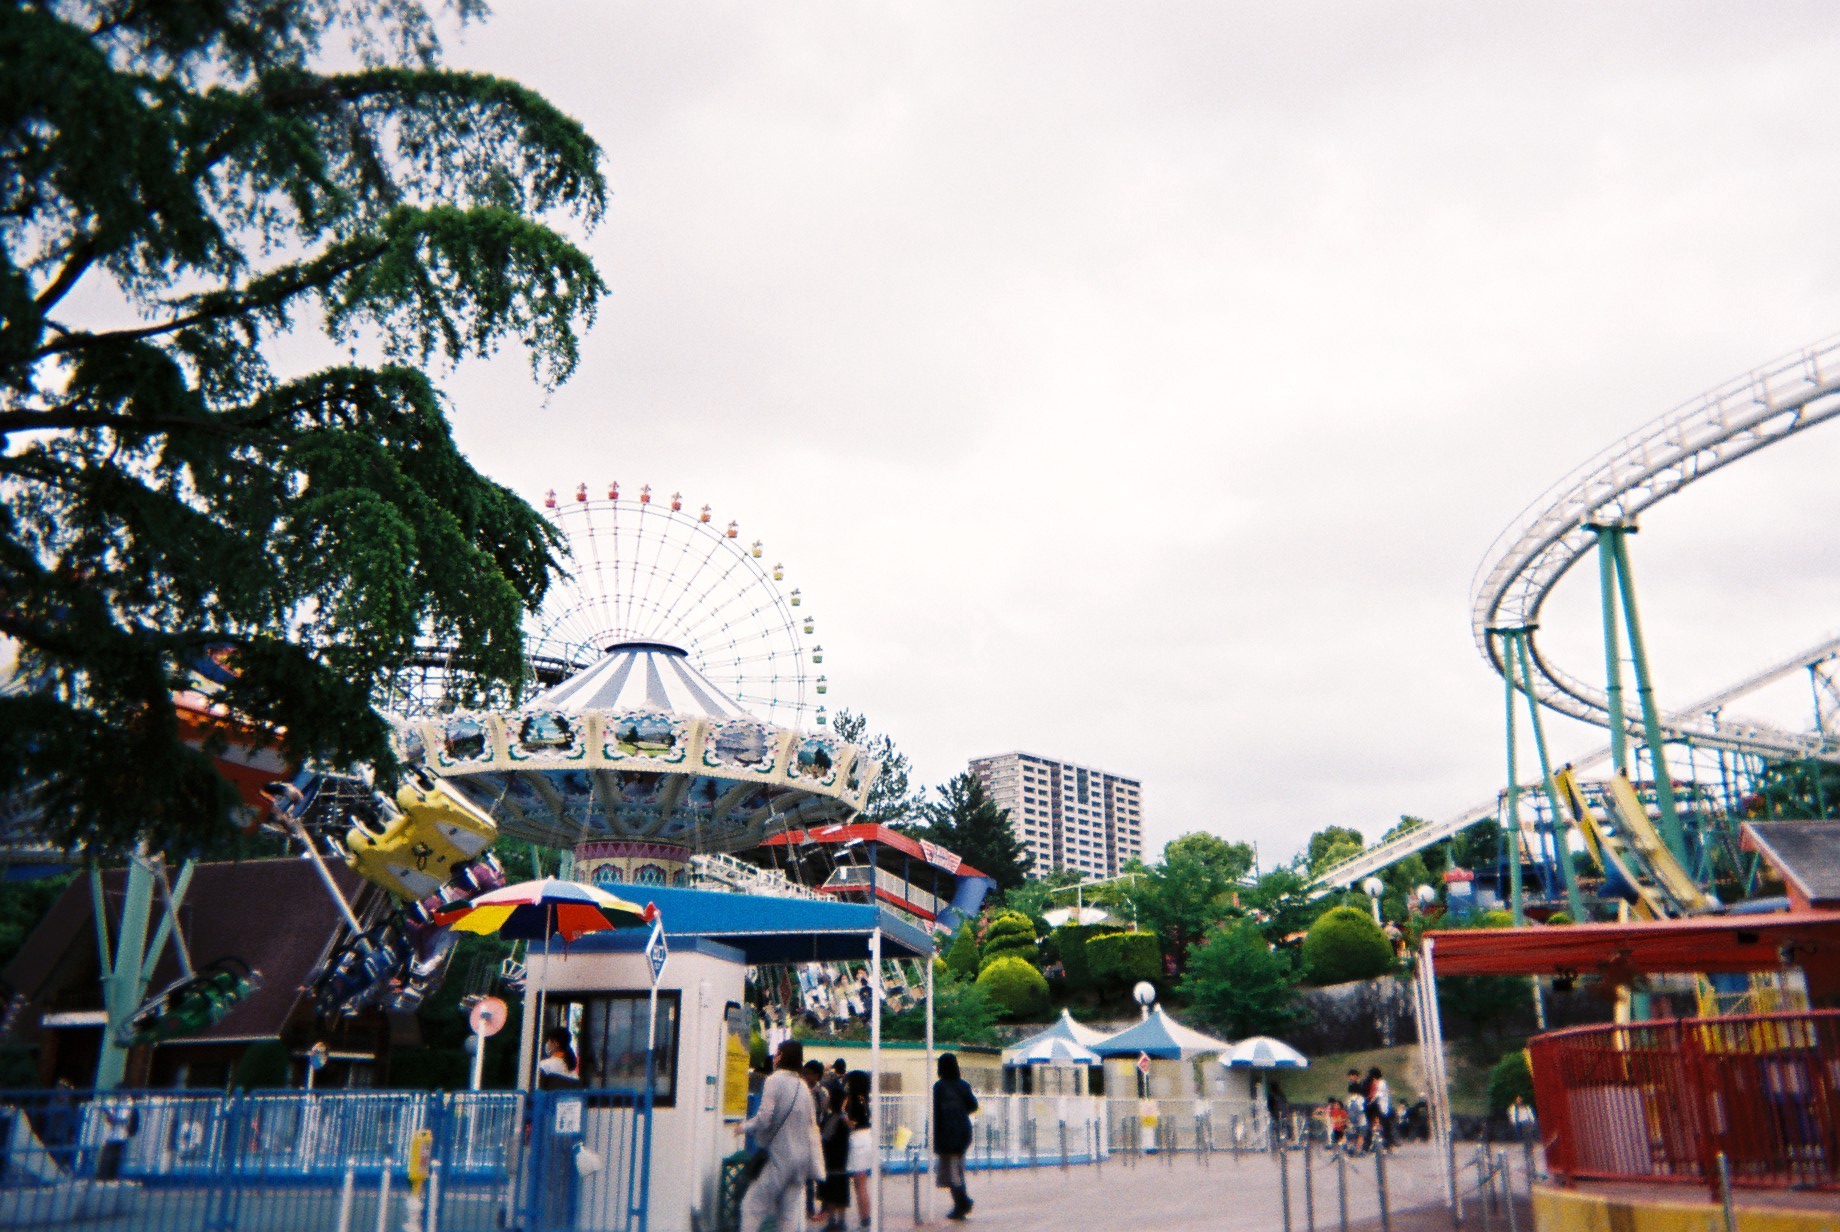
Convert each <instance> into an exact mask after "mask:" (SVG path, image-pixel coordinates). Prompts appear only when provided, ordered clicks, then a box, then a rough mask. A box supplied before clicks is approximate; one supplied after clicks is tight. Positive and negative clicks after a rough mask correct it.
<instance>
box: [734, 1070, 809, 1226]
mask: <svg viewBox="0 0 1840 1232" xmlns="http://www.w3.org/2000/svg"><path fill="white" fill-rule="evenodd" d="M804 1065H805V1046H804V1045H803V1044H801V1043H799V1041H797V1040H786V1041H785V1042H784V1043H782V1044H780V1046H779V1051H778V1052H777V1053H775V1054H774V1057H773V1072H772V1073H771V1074H769V1075H768V1076H767V1081H766V1083H765V1085H763V1086H762V1087H761V1089H760V1107H759V1108H757V1109H756V1110H755V1112H754V1115H753V1116H751V1117H749V1118H748V1119H747V1120H745V1121H743V1122H741V1125H740V1127H739V1128H738V1130H737V1132H738V1133H741V1134H752V1135H753V1136H754V1140H755V1142H756V1143H758V1144H759V1147H760V1149H761V1150H762V1151H765V1152H766V1166H765V1167H764V1168H762V1169H761V1171H760V1174H759V1175H758V1176H756V1177H755V1178H754V1180H753V1182H752V1183H751V1184H749V1185H748V1188H747V1193H746V1194H745V1195H744V1196H743V1197H742V1199H741V1232H760V1228H761V1225H762V1224H763V1223H765V1222H766V1220H767V1216H769V1215H771V1216H773V1217H774V1220H775V1222H776V1223H777V1225H778V1227H779V1232H800V1230H801V1229H802V1228H803V1227H804V1226H805V1221H804V1218H803V1216H804V1214H805V1211H804V1196H805V1182H806V1181H807V1180H808V1179H810V1177H811V1176H812V1173H813V1171H814V1169H813V1166H812V1164H813V1161H812V1152H811V1133H812V1124H813V1120H814V1118H815V1116H816V1112H815V1110H814V1109H815V1104H814V1103H813V1099H812V1092H811V1088H810V1087H808V1086H806V1085H805V1080H804V1078H803V1077H802V1076H801V1075H800V1070H802V1069H803V1068H804Z"/></svg>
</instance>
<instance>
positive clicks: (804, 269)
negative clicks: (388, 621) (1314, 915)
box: [447, 0, 1840, 858]
mask: <svg viewBox="0 0 1840 1232" xmlns="http://www.w3.org/2000/svg"><path fill="white" fill-rule="evenodd" d="M1837 43H1840V35H1837V34H1836V29H1835V23H1834V21H1833V15H1832V10H1831V8H1828V9H1825V10H1824V9H1823V7H1822V6H1817V5H1788V4H1780V5H1758V4H1750V5H1739V4H1728V5H1722V6H1710V5H1700V4H1689V3H1682V2H1680V0H1672V2H1669V3H1665V4H1663V3H1657V4H1652V5H1645V6H1636V5H1622V6H1614V5H1582V4H1579V5H1563V4H1558V5H1556V4H1550V3H1543V4H1524V5H1473V4H1455V3H1453V4H1447V5H1399V4H1376V3H1372V2H1371V0H1362V2H1360V3H1352V4H1346V5H1332V4H1297V3H1281V4H1269V5H1238V4H1229V3H1223V2H1218V0H1216V2H1212V3H1193V4H1159V3H1129V4H1126V3H1113V4H1104V5H1095V4H1078V3H1070V2H1068V0H1055V2H1054V3H1042V4H1025V3H1010V2H1005V0H975V2H965V3H942V2H940V0H927V2H926V3H914V4H888V3H862V2H861V0H851V2H849V3H835V4H826V3H786V4H773V5H766V4H759V3H737V4H713V3H701V2H698V0H672V2H671V3H669V4H658V3H637V2H618V3H615V2H610V0H597V2H596V3H592V4H583V3H579V2H575V3H537V2H535V0H501V3H500V5H499V13H498V14H497V15H496V16H495V17H494V18H493V19H492V20H491V21H490V22H489V23H488V24H486V25H485V26H483V27H474V28H472V29H471V30H470V31H469V32H467V33H466V35H465V36H464V37H463V38H462V39H460V40H457V41H455V42H454V43H453V44H451V45H450V49H449V50H450V59H452V60H453V61H454V62H456V63H458V64H461V65H465V66H468V67H475V68H480V69H484V70H488V71H491V72H495V73H499V74H502V75H506V76H510V77H513V78H516V79H518V80H520V81H523V82H524V83H526V84H528V85H530V86H532V87H534V88H536V89H537V90H539V91H541V92H542V93H543V94H545V95H546V96H547V97H549V98H550V99H551V100H552V101H554V102H555V103H557V104H558V105H560V106H561V107H563V108H564V109H566V110H567V111H569V112H570V113H572V114H573V115H575V116H576V117H578V118H579V119H580V120H582V121H583V122H584V123H585V124H586V125H587V127H588V128H589V130H590V131H591V132H592V133H593V135H594V137H595V138H596V139H597V140H598V141H599V142H600V143H601V145H602V147H603V149H604V151H605V154H606V164H605V169H606V174H607V178H608V181H609V184H610V186H611V188H612V190H613V194H614V195H613V197H612V201H611V204H610V208H609V209H608V212H607V216H606V220H605V222H604V224H603V225H602V226H601V228H600V229H599V230H598V231H597V232H596V233H595V234H594V235H593V237H592V239H591V241H590V245H589V246H590V249H591V251H592V252H593V253H594V255H595V257H596V259H597V260H598V262H599V264H600V267H601V269H602V271H603V274H604V276H605V277H606V279H607V282H608V283H609V285H610V286H611V289H612V293H611V296H610V298H609V300H608V301H607V303H606V304H605V306H604V310H603V312H602V314H601V317H600V320H599V323H598V325H597V326H596V328H595V329H594V331H593V333H592V334H591V335H590V336H589V337H588V339H587V340H586V345H585V348H584V353H583V354H584V358H583V362H582V365H581V369H580V371H579V374H578V375H577V376H576V377H575V379H574V380H573V381H572V382H571V383H570V384H569V385H567V386H565V387H563V388H562V389H561V390H559V391H557V392H556V393H555V395H554V396H553V397H551V398H550V399H549V400H548V402H547V404H545V403H544V401H543V399H542V396H541V393H540V391H538V390H536V389H534V388H533V387H532V386H531V384H530V383H529V380H528V376H527V372H526V369H525V368H524V367H523V366H521V363H520V362H519V361H518V360H517V359H516V358H515V357H506V358H503V359H501V360H499V361H496V362H494V363H491V364H480V365H473V366H469V367H468V368H466V369H464V370H463V371H462V372H460V373H458V374H455V375H454V376H453V377H452V378H450V379H449V380H448V381H447V386H448V388H449V389H450V391H451V393H452V396H453V400H454V404H455V409H456V417H457V425H458V431H459V433H460V437H461V440H462V444H463V446H464V447H465V448H466V449H467V450H468V451H469V453H470V454H471V456H472V457H473V459H474V461H475V462H476V463H477V464H478V465H479V466H481V467H482V468H483V469H484V470H486V471H488V472H489V473H491V474H492V475H494V476H495V477H497V478H499V479H500V480H501V481H503V482H506V483H508V484H511V485H512V486H514V487H515V488H517V489H518V490H519V491H520V492H522V493H523V494H524V495H526V496H527V497H529V498H530V499H532V500H533V501H534V500H537V499H540V498H541V496H542V493H543V491H544V490H545V489H546V488H549V487H556V488H564V487H565V486H572V485H573V484H574V483H576V482H578V481H587V482H589V483H590V484H591V485H592V486H599V485H602V484H604V483H605V482H606V481H607V480H609V479H616V478H617V479H618V480H620V481H621V482H622V483H623V484H628V485H633V486H636V485H637V484H639V483H641V482H650V483H651V484H653V485H654V486H658V487H660V488H661V490H664V491H670V490H672V489H674V488H677V489H682V490H683V492H684V493H685V495H686V497H688V498H689V500H690V501H691V502H692V503H693V504H701V503H702V502H703V501H705V500H706V501H708V502H709V503H711V504H712V505H714V506H715V508H716V511H717V513H718V514H719V515H720V516H721V517H723V518H727V517H737V518H739V519H740V520H741V524H742V528H743V531H744V533H745V534H746V535H747V536H748V537H753V536H759V537H761V538H763V539H765V540H766V542H767V545H768V552H769V554H770V555H771V556H773V557H775V558H779V559H783V560H784V561H785V562H786V563H787V566H788V569H789V575H790V576H789V578H788V582H789V584H790V583H796V584H798V585H800V586H801V588H802V589H803V591H804V593H805V595H806V596H807V599H808V602H809V604H810V610H811V611H813V612H814V613H816V614H817V615H818V617H819V619H820V620H821V621H822V641H823V642H824V645H825V649H826V651H827V661H826V671H827V673H828V675H829V677H830V680H831V694H830V698H829V700H831V701H832V702H834V703H835V704H837V705H847V706H851V707H853V708H856V709H859V710H863V711H866V712H867V713H868V714H869V715H870V717H871V719H872V721H873V723H874V724H875V725H876V726H877V727H879V728H881V729H883V730H886V731H888V732H889V733H890V734H892V735H893V736H894V737H895V739H896V740H897V741H898V742H899V743H900V745H901V747H902V748H904V749H905V750H907V751H908V752H909V753H910V754H911V755H912V757H913V758H914V760H915V762H916V767H917V771H918V774H919V776H920V778H921V780H922V781H924V782H929V783H934V782H939V781H942V780H944V779H945V778H947V777H949V776H950V775H952V774H954V773H957V772H958V771H960V770H962V769H963V768H964V765H965V762H966V760H967V759H968V758H970V757H972V756H976V755H980V754H986V753H993V752H1000V751H1004V750H1010V749H1017V748H1020V749H1027V750H1030V751H1033V752H1038V753H1042V754H1046V755H1050V756H1056V757H1063V758H1067V759H1070V760H1076V761H1080V762H1083V763H1086V764H1090V765H1095V766H1098V767H1101V768H1103V769H1107V770H1111V771H1115V772H1118V773H1123V774H1128V775H1132V776H1136V777H1139V778H1141V779H1142V780H1143V783H1144V792H1145V800H1146V804H1145V811H1146V826H1147V840H1148V841H1147V845H1148V846H1149V847H1150V848H1151V849H1152V850H1155V849H1156V848H1157V847H1159V846H1160V845H1161V844H1162V843H1163V842H1164V841H1166V840H1167V839H1169V838H1172V837H1174V836H1176V835H1178V834H1181V833H1184V832H1186V831H1188V830H1193V829H1209V830H1213V831H1216V832H1219V833H1222V834H1225V835H1227V836H1229V837H1233V838H1242V839H1251V840H1256V841H1257V842H1258V843H1259V844H1260V848H1261V853H1262V854H1264V855H1265V856H1267V857H1268V858H1282V857H1284V856H1287V855H1289V854H1290V853H1291V852H1293V851H1295V850H1296V849H1297V848H1298V847H1299V846H1300V845H1301V844H1302V842H1303V840H1304V838H1305V837H1306V836H1307V834H1308V833H1309V832H1310V831H1312V830H1315V829H1318V828H1320V827H1322V826H1325V825H1329V824H1332V823H1334V824H1343V825H1352V826H1355V827H1357V828H1359V829H1361V830H1363V831H1364V832H1366V833H1367V834H1368V835H1369V836H1370V837H1371V836H1377V835H1378V834H1379V833H1380V832H1381V831H1382V830H1384V829H1385V828H1386V827H1387V826H1389V825H1391V824H1392V823H1393V822H1394V821H1395V820H1396V819H1397V817H1398V816H1399V814H1401V813H1404V812H1411V813H1418V814H1422V815H1425V816H1429V817H1433V818H1436V817H1442V816H1445V815H1448V814H1450V813H1454V812H1456V811H1458V810H1459V809H1461V808H1463V807H1464V806H1466V805H1468V804H1471V803H1473V802H1475V801H1477V800H1481V799H1484V798H1487V797H1488V796H1490V795H1492V794H1493V793H1494V792H1495V791H1496V790H1497V789H1498V788H1499V787H1500V785H1501V782H1502V778H1503V773H1504V772H1503V768H1502V759H1503V754H1502V736H1501V685H1500V681H1499V678H1497V677H1496V676H1494V675H1493V674H1492V673H1491V672H1490V671H1488V669H1487V668H1486V667H1485V666H1484V664H1483V662H1482V660H1481V658H1480V657H1479V655H1478V654H1477V652H1476V650H1475V648H1474V645H1473V643H1472V641H1471V639H1470V633H1469V626H1468V592H1469V585H1470V582H1471V578H1472V575H1473V574H1474V572H1475V570H1476V568H1477V566H1478V564H1479V563H1480V562H1481V560H1482V558H1483V555H1484V553H1485V551H1486V550H1487V548H1488V546H1489V544H1490V543H1491V541H1492V540H1493V539H1494V538H1495V536H1496V534H1497V533H1498V532H1499V531H1500V530H1501V529H1502V528H1503V527H1504V526H1505V525H1506V524H1507V523H1508V522H1509V521H1510V520H1511V519H1512V518H1513V517H1514V515H1515V514H1516V513H1517V512H1518V511H1519V510H1520V509H1521V508H1522V507H1523V506H1524V505H1526V504H1527V503H1528V502H1529V501H1531V500H1533V499H1534V498H1535V497H1536V496H1538V495H1539V494H1540V493H1541V492H1542V491H1543V490H1545V489H1546V487H1547V486H1548V485H1549V484H1551V483H1552V482H1553V481H1554V480H1556V479H1558V478H1559V477H1560V476H1561V475H1562V474H1564V473H1565V472H1566V471H1567V470H1569V469H1570V468H1571V467H1572V466H1573V465H1575V464H1576V463H1578V462H1580V461H1582V460H1584V459H1585V458H1586V457H1588V456H1589V455H1591V454H1592V453H1594V452H1596V451H1597V450H1598V449H1599V448H1601V447H1603V446H1604V445H1606V444H1608V443H1609V442H1610V441H1612V440H1613V439H1615V438H1616V437H1618V436H1620V435H1621V434H1622V433H1624V432H1626V431H1628V430H1629V429H1631V428H1633V427H1636V426H1638V425H1639V424H1641V423H1643V422H1645V421H1647V420H1649V419H1652V418H1654V417H1655V416H1657V415H1659V414H1661V413H1662V412H1664V411H1666V410H1667V409H1668V408H1669V407H1671V406H1673V405H1675V404H1677V403H1679V402H1682V401H1685V400H1687V399H1688V398H1690V397H1691V396H1693V395H1694V394H1696V393H1698V392H1700V391H1702V390H1703V389H1705V388H1707V387H1709V386H1711V385H1714V384H1717V383H1719V382H1722V381H1723V380H1725V379H1726V378H1728V377H1731V376H1734V375H1736V374H1738V373H1740V372H1742V371H1744V370H1745V369H1747V368H1749V367H1751V366H1753V365H1756V364H1759V363H1762V362H1763V361H1765V360H1768V359H1770V358H1773V357H1775V356H1776V355H1778V354H1780V353H1782V352H1785V351H1788V350H1792V349H1794V348H1797V347H1799V346H1801V345H1803V344H1805V343H1808V342H1812V341H1815V340H1817V339H1820V338H1823V337H1825V336H1827V335H1828V334H1830V333H1833V332H1835V331H1840V226H1836V224H1835V218H1836V215H1837V213H1840V204H1837V203H1840V157H1836V156H1835V147H1836V132H1837V130H1840V124H1837V123H1836V121H1840V97H1837V95H1836V92H1835V90H1834V73H1833V66H1834V64H1836V63H1840V46H1836V44H1837ZM1837 459H1840V428H1833V429H1817V430H1815V431H1813V432H1811V433H1809V434H1807V435H1806V436H1804V437H1802V438H1801V439H1799V440H1797V441H1795V442H1793V443H1792V444H1788V445H1785V446H1782V447H1781V448H1779V449H1776V450H1774V451H1771V452H1769V453H1766V454H1763V455H1760V456H1758V457H1757V458H1755V459H1752V460H1749V461H1747V462H1745V463H1744V464H1742V465H1740V466H1738V467H1734V468H1732V469H1731V470H1730V471H1728V472H1726V473H1724V474H1722V475H1720V476H1718V477H1716V478H1715V479H1714V480H1711V481H1708V482H1706V483H1703V484H1701V485H1699V486H1697V487H1695V488H1694V489H1693V490H1692V491H1690V492H1689V493H1687V494H1685V495H1683V496H1682V497H1680V498H1678V499H1676V500H1674V501H1670V502H1668V503H1666V504H1664V505H1663V506H1662V507H1661V508H1660V509H1658V510H1656V511H1655V512H1654V513H1653V515H1651V517H1650V518H1649V520H1648V521H1647V523H1645V525H1644V529H1643V533H1642V534H1641V535H1640V536H1639V537H1638V539H1637V540H1636V541H1635V543H1634V548H1635V552H1636V557H1635V561H1636V571H1637V575H1638V578H1639V580H1640V585H1641V588H1642V597H1643V602H1644V607H1645V611H1644V616H1645V618H1646V619H1647V621H1648V623H1649V629H1650V637H1651V640H1652V643H1653V646H1652V649H1653V653H1654V656H1655V659H1656V667H1657V678H1658V689H1659V692H1660V694H1661V700H1662V704H1663V705H1664V706H1667V705H1668V704H1670V702H1671V703H1674V704H1678V703H1681V702H1685V701H1688V700H1690V699H1691V698H1692V697H1694V696H1696V695H1698V694H1702V693H1705V692H1709V691H1711V690H1712V689H1715V688H1717V687H1720V686H1722V685H1724V684H1726V683H1729V682H1731V681H1734V680H1736V679H1738V678H1740V677H1742V676H1745V675H1748V674H1749V673H1750V672H1751V671H1753V670H1754V669H1756V668H1758V667H1760V666H1762V665H1764V664H1765V663H1767V662H1770V661H1772V660H1774V659H1776V658H1779V657H1781V656H1782V655H1785V654H1787V653H1790V652H1793V651H1795V650H1797V649H1799V648H1800V647H1801V646H1802V645H1804V644H1805V643H1810V642H1812V641H1814V640H1815V639H1816V638H1817V637H1818V636H1819V635H1821V634H1823V633H1825V632H1827V631H1828V630H1829V629H1830V628H1832V627H1834V626H1836V625H1840V553H1836V551H1835V550H1834V537H1833V529H1832V528H1833V527H1834V525H1835V524H1836V520H1837V519H1836V515H1840V496H1836V494H1835V493H1834V491H1833V489H1834V484H1833V482H1832V476H1833V474H1834V468H1835V462H1836V460H1837ZM1589 580H1590V579H1588V578H1585V577H1582V576H1581V577H1579V578H1576V579H1569V580H1568V583H1567V585H1566V587H1565V588H1564V589H1563V590H1562V593H1561V594H1560V595H1559V596H1558V597H1557V602H1556V605H1555V606H1554V607H1553V608H1552V609H1551V611H1550V614H1549V620H1548V628H1547V631H1546V633H1545V634H1544V635H1543V636H1544V637H1545V638H1546V642H1547V645H1548V647H1549V649H1550V650H1551V651H1552V652H1553V653H1554V655H1555V657H1556V658H1557V659H1558V660H1559V661H1561V662H1563V663H1565V664H1566V665H1567V666H1570V667H1573V668H1574V669H1576V670H1578V671H1579V672H1580V674H1583V675H1585V676H1586V677H1587V678H1596V677H1601V668H1599V670H1598V671H1597V672H1596V673H1592V672H1590V670H1589V669H1590V668H1591V666H1592V664H1593V663H1594V662H1595V661H1596V659H1595V656H1596V655H1598V653H1599V652H1598V650H1597V643H1596V641H1595V635H1594V625H1593V623H1592V622H1593V621H1594V619H1595V617H1594V614H1593V612H1592V610H1591V608H1590V606H1589V602H1588V601H1589V599H1590V598H1591V595H1590V592H1589V587H1588V585H1586V583H1587V582H1588V581H1589ZM1567 592H1570V593H1567ZM1798 687H1799V688H1800V690H1801V692H1799V693H1792V694H1789V695H1787V696H1786V698H1784V699H1777V700H1775V701H1773V702H1770V701H1767V699H1766V702H1765V703H1760V704H1773V705H1777V706H1779V707H1781V708H1784V709H1785V712H1786V713H1800V714H1802V715H1803V717H1805V709H1806V706H1805V700H1804V699H1805V697H1806V681H1805V680H1803V681H1801V682H1800V685H1799V686H1798ZM1796 707H1800V708H1801V709H1800V711H1796V710H1795V708H1796ZM1553 742H1554V745H1555V751H1556V752H1558V753H1560V754H1561V755H1569V754H1573V753H1578V752H1582V751H1587V750H1589V749H1590V748H1591V747H1593V746H1594V744H1595V742H1596V738H1595V736H1594V735H1593V733H1592V732H1591V731H1590V730H1589V729H1586V728H1583V727H1580V726H1577V725H1570V724H1561V723H1558V722H1557V721H1555V724H1554V730H1553Z"/></svg>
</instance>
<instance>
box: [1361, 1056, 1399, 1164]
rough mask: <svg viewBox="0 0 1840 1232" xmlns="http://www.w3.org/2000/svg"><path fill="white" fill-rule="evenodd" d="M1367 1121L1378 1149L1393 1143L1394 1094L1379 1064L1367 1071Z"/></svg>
mask: <svg viewBox="0 0 1840 1232" xmlns="http://www.w3.org/2000/svg"><path fill="white" fill-rule="evenodd" d="M1367 1123H1368V1125H1369V1127H1370V1128H1369V1131H1368V1132H1369V1133H1370V1134H1371V1136H1372V1138H1373V1142H1374V1149H1375V1150H1376V1151H1378V1150H1381V1149H1383V1148H1386V1147H1391V1146H1392V1145H1393V1094H1392V1091H1391V1089H1390V1088H1388V1087H1387V1085H1386V1075H1384V1074H1382V1073H1381V1072H1380V1067H1379V1066H1378V1065H1376V1066H1374V1067H1373V1068H1372V1069H1370V1070H1368V1071H1367Z"/></svg>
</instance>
